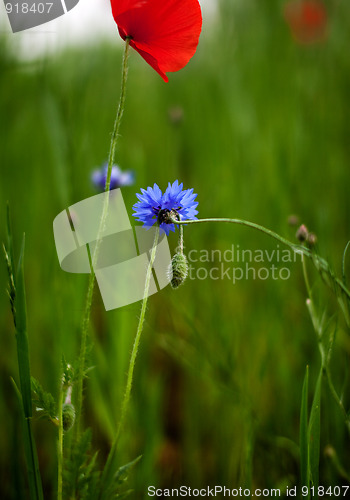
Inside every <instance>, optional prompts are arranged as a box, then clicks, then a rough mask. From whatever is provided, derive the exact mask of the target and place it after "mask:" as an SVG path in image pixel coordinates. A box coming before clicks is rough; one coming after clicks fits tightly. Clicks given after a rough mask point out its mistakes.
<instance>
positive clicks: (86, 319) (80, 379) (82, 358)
mask: <svg viewBox="0 0 350 500" xmlns="http://www.w3.org/2000/svg"><path fill="white" fill-rule="evenodd" d="M129 42H130V40H129V38H127V39H126V43H125V48H124V55H123V63H122V82H121V91H120V98H119V103H118V107H117V114H116V118H115V121H114V127H113V132H112V137H111V145H110V150H109V155H108V166H107V176H106V184H105V192H108V191H109V190H110V185H111V175H112V166H113V162H114V156H115V150H116V145H117V140H118V134H119V129H120V124H121V120H122V116H123V111H124V105H125V96H126V83H127V76H128V55H129V45H130V44H129ZM108 207H109V196H105V198H104V204H103V209H102V215H101V221H100V226H99V230H98V235H97V241H96V245H95V250H94V253H93V257H92V264H91V268H92V269H91V273H90V275H89V283H88V290H87V295H86V301H85V308H84V315H83V320H82V327H81V341H80V355H79V365H78V376H77V405H76V415H77V417H76V426H75V439H76V440H78V439H79V436H80V433H81V413H82V403H83V385H84V372H85V364H86V353H87V335H88V328H89V323H90V313H91V305H92V297H93V292H94V285H95V273H94V269H95V264H96V262H97V258H98V253H99V249H100V243H101V237H102V234H103V231H104V228H105V224H106V220H107V215H108Z"/></svg>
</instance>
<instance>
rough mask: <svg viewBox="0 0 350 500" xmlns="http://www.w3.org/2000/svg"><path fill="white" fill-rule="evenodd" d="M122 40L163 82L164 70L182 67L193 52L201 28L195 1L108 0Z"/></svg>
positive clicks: (199, 15) (197, 3)
mask: <svg viewBox="0 0 350 500" xmlns="http://www.w3.org/2000/svg"><path fill="white" fill-rule="evenodd" d="M111 5H112V13H113V17H114V20H115V21H116V23H117V25H118V29H119V34H120V36H121V37H122V38H123V39H124V40H125V38H126V37H131V40H130V45H131V46H132V47H133V48H134V49H135V50H137V52H139V54H140V55H141V56H142V57H143V58H144V59H145V61H146V62H147V63H148V64H150V66H152V68H153V69H155V70H156V71H157V72H158V73H159V74H160V76H161V77H162V78H163V79H164V80H165V81H167V77H166V75H165V73H167V72H169V71H178V70H180V69H181V68H183V67H184V66H185V65H186V64H187V63H188V61H189V60H190V59H191V57H192V56H193V55H194V53H195V51H196V48H197V45H198V40H199V35H200V32H201V29H202V14H201V9H200V5H199V2H198V0H181V1H179V0H119V1H118V0H111Z"/></svg>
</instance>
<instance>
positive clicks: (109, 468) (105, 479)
mask: <svg viewBox="0 0 350 500" xmlns="http://www.w3.org/2000/svg"><path fill="white" fill-rule="evenodd" d="M158 240H159V227H157V228H156V233H155V236H154V242H153V247H152V252H151V258H150V262H149V264H148V268H147V273H146V280H145V290H144V294H143V300H142V305H141V312H140V318H139V323H138V325H137V330H136V335H135V339H134V344H133V347H132V352H131V356H130V362H129V369H128V374H127V380H126V387H125V392H124V397H123V401H122V405H121V410H120V418H119V422H118V427H117V431H116V434H115V437H114V441H113V443H112V446H111V449H110V452H109V455H108V458H107V461H106V465H105V468H104V470H103V474H102V478H101V498H104V497H103V495H104V494H105V493H106V492H107V490H108V485H109V482H110V480H111V477H112V475H113V473H114V468H113V464H114V460H115V455H116V451H117V446H118V442H119V438H120V434H121V431H122V428H123V425H124V420H125V417H126V413H127V409H128V405H129V401H130V394H131V388H132V382H133V377H134V369H135V361H136V356H137V352H138V348H139V344H140V339H141V334H142V330H143V324H144V320H145V314H146V307H147V301H148V293H149V287H150V283H151V276H152V268H153V264H154V260H155V257H156V251H157V245H158Z"/></svg>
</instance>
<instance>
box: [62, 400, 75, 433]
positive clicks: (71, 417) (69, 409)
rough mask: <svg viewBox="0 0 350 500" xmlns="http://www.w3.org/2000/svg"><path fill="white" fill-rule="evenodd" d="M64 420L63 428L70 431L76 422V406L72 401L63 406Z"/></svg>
mask: <svg viewBox="0 0 350 500" xmlns="http://www.w3.org/2000/svg"><path fill="white" fill-rule="evenodd" d="M62 422H63V430H64V431H65V432H67V431H69V430H70V429H71V428H72V427H73V425H74V422H75V408H74V406H73V405H72V404H71V403H65V404H64V405H63V406H62Z"/></svg>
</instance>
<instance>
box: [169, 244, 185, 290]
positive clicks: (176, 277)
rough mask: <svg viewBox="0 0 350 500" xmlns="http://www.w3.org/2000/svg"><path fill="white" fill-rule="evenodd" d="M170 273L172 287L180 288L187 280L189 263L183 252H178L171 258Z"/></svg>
mask: <svg viewBox="0 0 350 500" xmlns="http://www.w3.org/2000/svg"><path fill="white" fill-rule="evenodd" d="M169 274H170V278H171V280H170V284H171V286H172V288H178V287H179V286H180V285H182V283H183V282H184V281H185V279H186V278H187V274H188V263H187V259H186V256H185V255H184V254H183V253H176V254H175V255H174V257H173V258H172V260H171V266H170V269H169Z"/></svg>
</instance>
